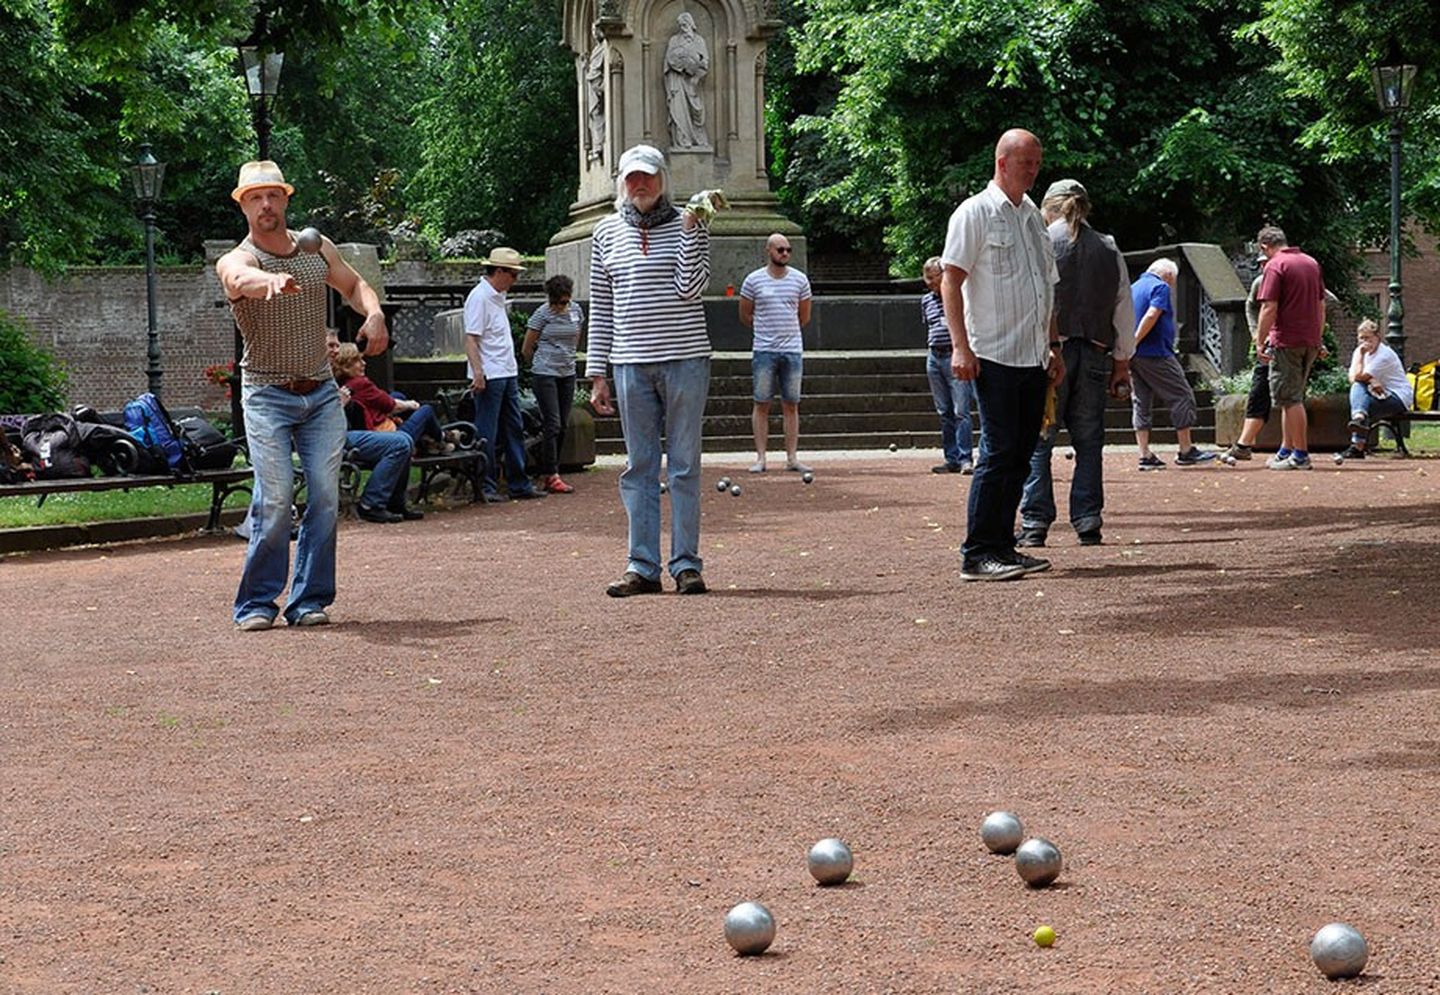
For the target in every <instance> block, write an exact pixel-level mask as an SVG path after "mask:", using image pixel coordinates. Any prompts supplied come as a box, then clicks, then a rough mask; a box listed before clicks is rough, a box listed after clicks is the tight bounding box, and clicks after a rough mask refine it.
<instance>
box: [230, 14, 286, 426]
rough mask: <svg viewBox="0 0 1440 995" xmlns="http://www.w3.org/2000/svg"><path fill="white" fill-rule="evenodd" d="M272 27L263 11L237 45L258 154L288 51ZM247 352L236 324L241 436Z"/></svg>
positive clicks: (263, 151)
mask: <svg viewBox="0 0 1440 995" xmlns="http://www.w3.org/2000/svg"><path fill="white" fill-rule="evenodd" d="M269 45H270V29H269V25H268V24H267V23H266V21H265V15H264V14H261V15H260V16H259V17H257V18H256V19H255V31H254V32H253V33H252V34H251V35H250V37H249V38H247V39H245V40H244V41H242V42H240V43H239V44H238V45H236V46H235V48H236V49H237V51H238V52H239V53H240V68H241V71H242V72H243V73H244V74H245V92H246V93H248V94H249V95H250V114H251V116H252V118H253V119H254V121H255V138H256V141H257V143H258V145H259V148H260V155H259V158H261V159H269V158H270V108H271V107H273V106H274V104H275V96H276V94H278V93H279V92H280V68H281V67H282V66H283V65H284V64H285V53H284V52H275V51H271V50H270V47H269ZM244 355H245V342H244V340H243V339H242V338H241V337H240V326H239V325H236V326H235V375H234V376H233V377H232V378H231V381H230V425H231V426H232V427H231V432H232V434H233V435H234V436H235V437H236V438H237V439H238V438H240V437H241V436H243V435H244V434H245V412H244V408H243V406H242V404H241V401H240V360H241V359H242V358H243V357H244Z"/></svg>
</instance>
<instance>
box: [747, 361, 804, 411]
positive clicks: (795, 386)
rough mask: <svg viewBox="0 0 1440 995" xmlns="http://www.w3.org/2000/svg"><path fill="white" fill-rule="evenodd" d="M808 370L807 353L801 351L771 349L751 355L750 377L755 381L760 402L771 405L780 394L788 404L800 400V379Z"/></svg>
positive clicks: (755, 393) (796, 402) (755, 391)
mask: <svg viewBox="0 0 1440 995" xmlns="http://www.w3.org/2000/svg"><path fill="white" fill-rule="evenodd" d="M804 373H805V354H804V353H800V352H767V351H765V350H764V349H760V350H757V351H755V352H752V353H751V354H750V376H751V378H752V379H753V380H754V381H755V384H754V388H753V394H754V399H755V403H756V404H768V403H769V402H770V400H771V399H772V398H774V397H775V393H776V391H779V393H780V400H781V401H783V402H784V403H786V404H799V403H800V381H801V379H802V377H803V376H804Z"/></svg>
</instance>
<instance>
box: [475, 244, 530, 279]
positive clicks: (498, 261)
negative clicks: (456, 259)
mask: <svg viewBox="0 0 1440 995" xmlns="http://www.w3.org/2000/svg"><path fill="white" fill-rule="evenodd" d="M480 265H481V266H494V267H496V268H498V269H513V270H514V271H515V272H517V273H523V272H525V260H524V259H522V258H521V256H520V253H518V252H516V251H515V250H514V249H512V248H510V247H509V246H508V245H500V246H496V247H495V248H493V249H491V250H490V255H488V256H486V257H485V258H484V259H482V260H480Z"/></svg>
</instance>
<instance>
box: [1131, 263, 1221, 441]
mask: <svg viewBox="0 0 1440 995" xmlns="http://www.w3.org/2000/svg"><path fill="white" fill-rule="evenodd" d="M1179 273H1180V267H1178V266H1176V265H1175V261H1174V260H1173V259H1157V260H1155V261H1154V262H1153V263H1151V264H1150V268H1149V269H1147V270H1146V271H1145V272H1144V273H1142V274H1141V275H1140V279H1138V280H1136V281H1135V282H1134V283H1132V284H1131V285H1130V302H1131V303H1132V304H1133V305H1134V306H1135V355H1134V357H1133V358H1132V359H1131V360H1130V385H1131V387H1132V391H1131V394H1130V420H1131V424H1132V425H1133V426H1134V428H1135V442H1136V443H1137V444H1138V445H1139V446H1140V469H1142V470H1162V469H1164V468H1165V461H1164V460H1162V459H1161V458H1160V457H1159V456H1156V455H1155V454H1154V453H1152V452H1151V451H1150V408H1151V407H1152V406H1153V405H1154V403H1155V401H1156V400H1157V399H1158V400H1159V401H1160V403H1161V404H1164V405H1165V406H1166V407H1167V408H1169V409H1170V424H1171V425H1173V426H1174V427H1175V436H1176V438H1178V439H1179V441H1180V452H1179V454H1178V455H1176V457H1175V463H1176V465H1177V466H1194V465H1195V464H1197V463H1208V462H1210V461H1211V460H1213V459H1214V458H1215V454H1214V453H1206V452H1201V451H1200V450H1199V449H1197V448H1195V444H1194V442H1193V441H1191V437H1190V429H1191V428H1192V427H1193V426H1194V425H1195V417H1196V410H1195V391H1194V390H1192V389H1191V387H1190V381H1189V380H1188V379H1186V377H1185V368H1184V367H1182V366H1181V365H1180V360H1179V359H1178V358H1176V356H1175V305H1174V304H1173V303H1172V296H1173V294H1174V291H1175V278H1176V277H1177V276H1178V275H1179Z"/></svg>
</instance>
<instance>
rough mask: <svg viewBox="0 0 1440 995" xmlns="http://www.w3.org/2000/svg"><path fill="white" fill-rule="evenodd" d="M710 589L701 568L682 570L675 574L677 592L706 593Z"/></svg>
mask: <svg viewBox="0 0 1440 995" xmlns="http://www.w3.org/2000/svg"><path fill="white" fill-rule="evenodd" d="M708 590H710V589H709V588H708V587H706V586H705V578H703V577H701V576H700V571H699V570H681V571H680V572H679V573H678V574H676V575H675V593H676V594H704V593H705V592H706V591H708Z"/></svg>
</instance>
